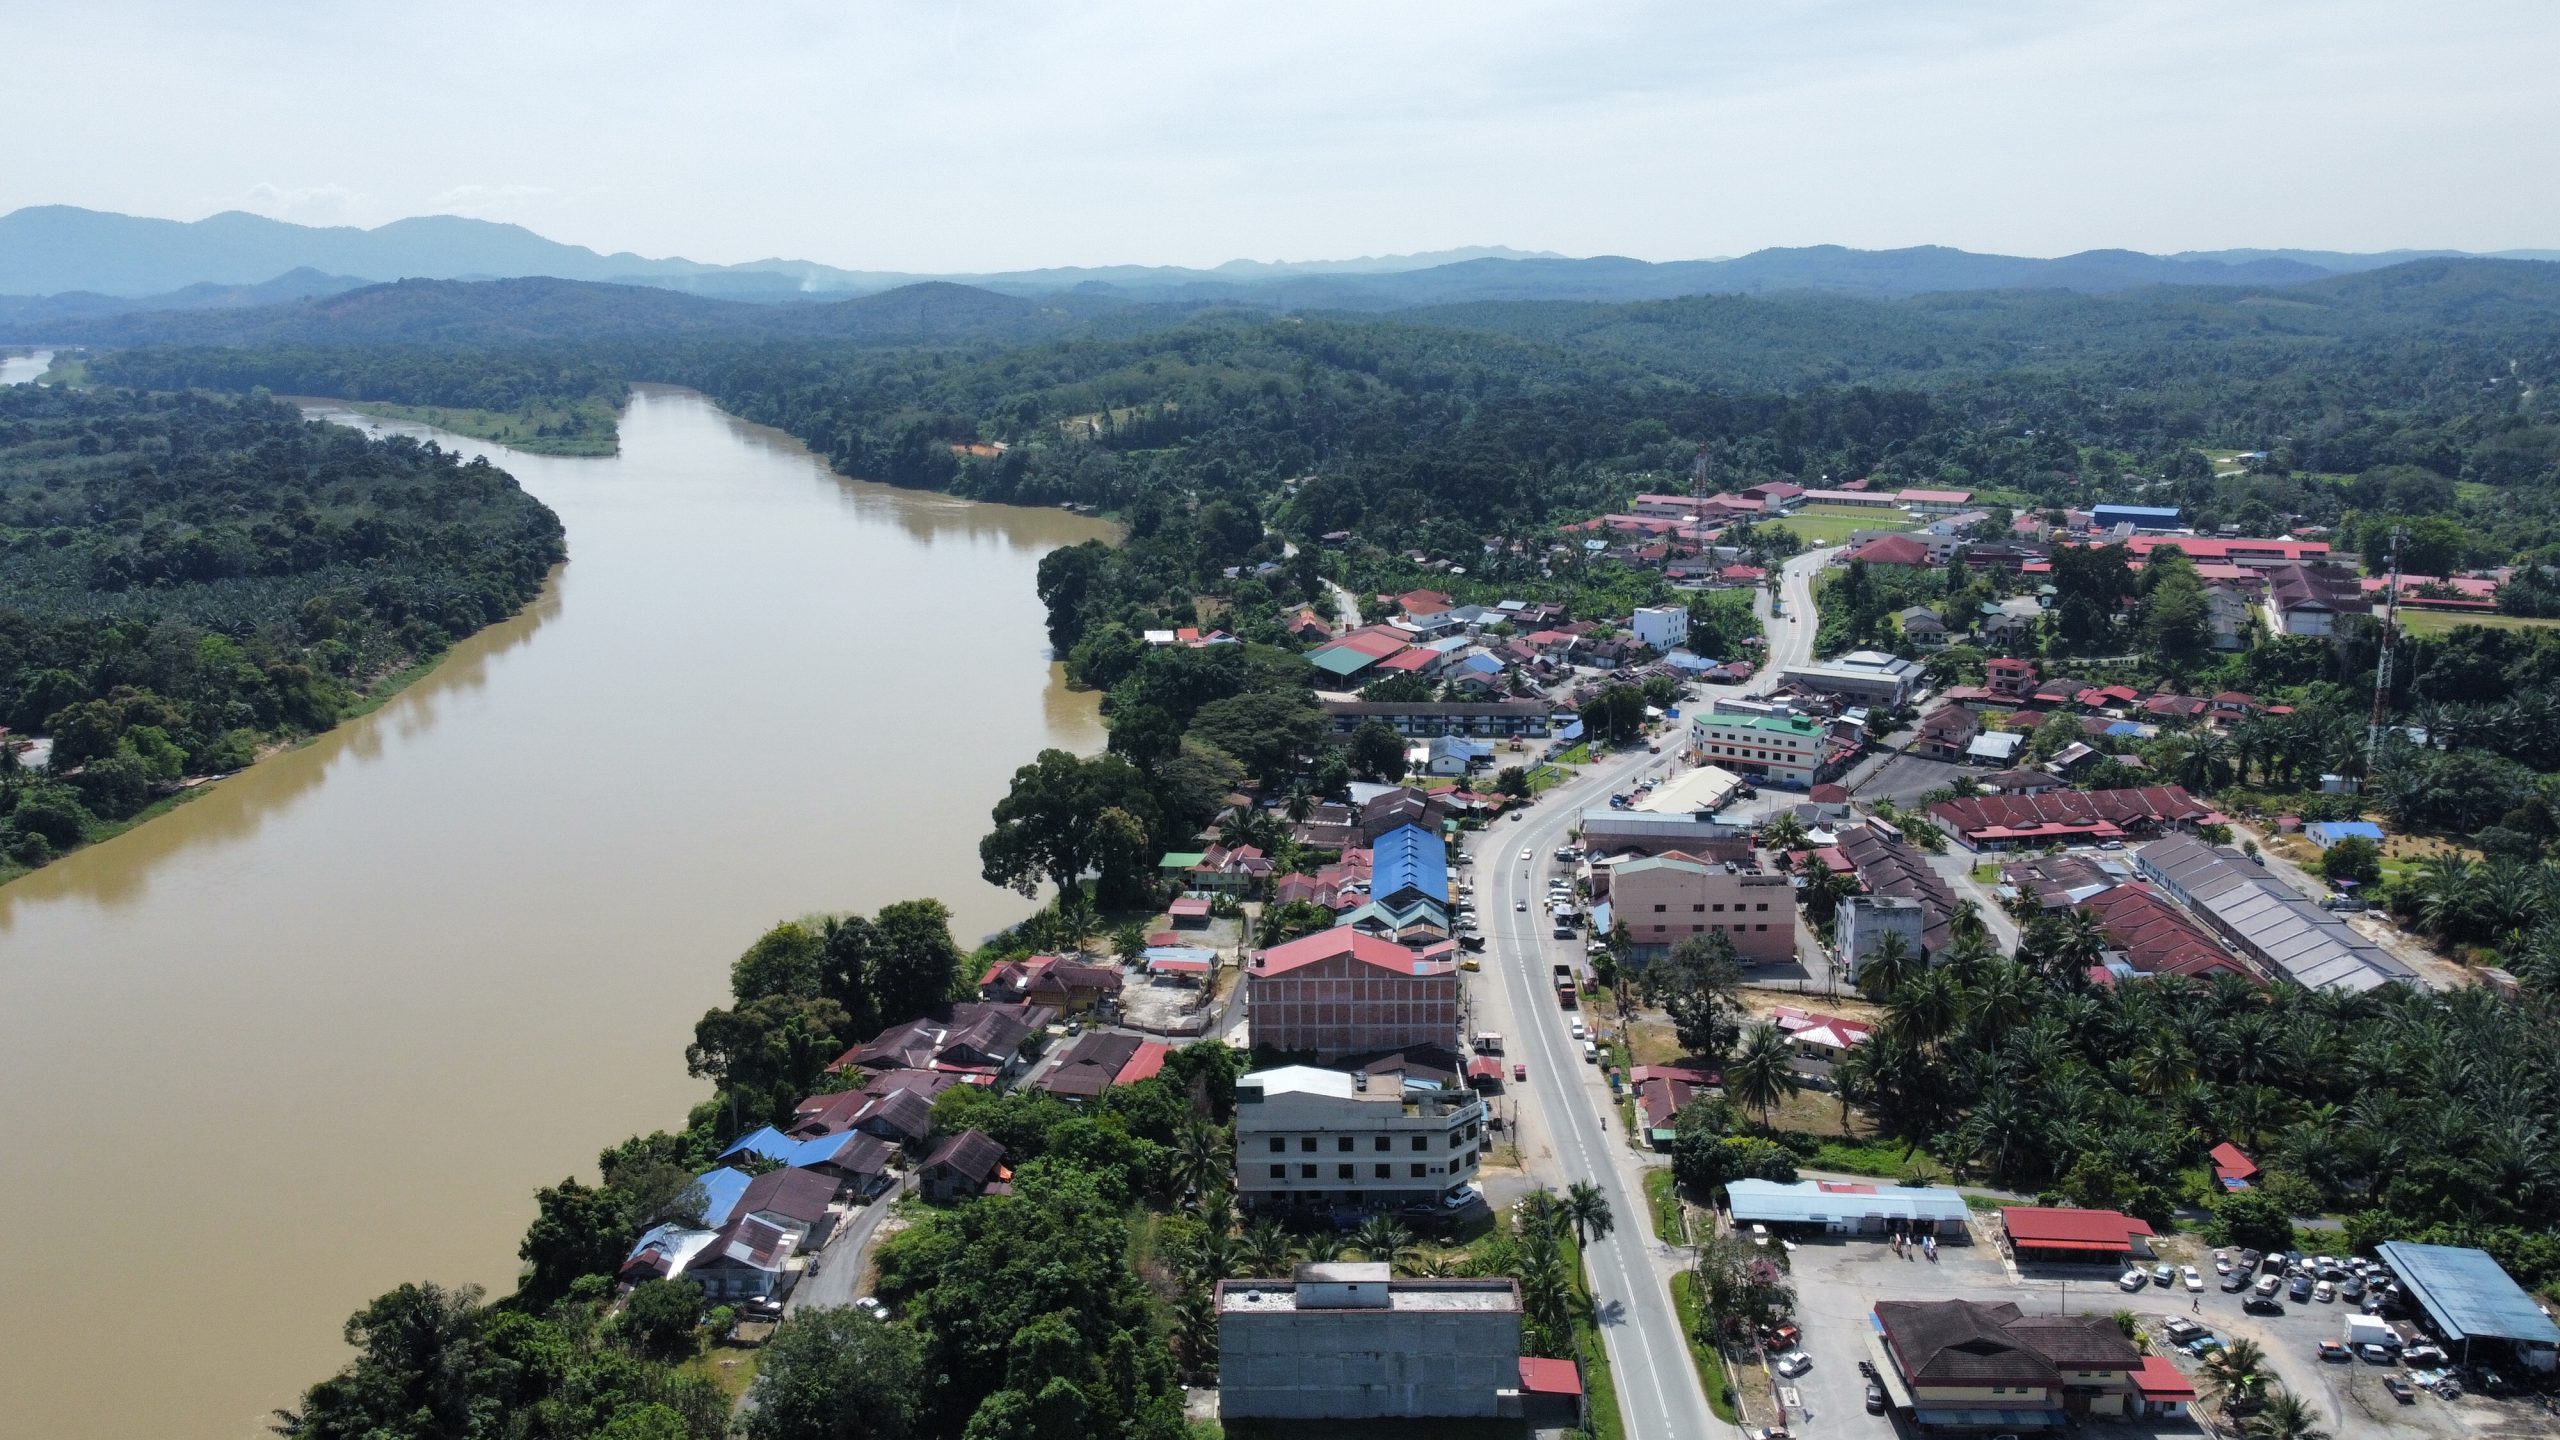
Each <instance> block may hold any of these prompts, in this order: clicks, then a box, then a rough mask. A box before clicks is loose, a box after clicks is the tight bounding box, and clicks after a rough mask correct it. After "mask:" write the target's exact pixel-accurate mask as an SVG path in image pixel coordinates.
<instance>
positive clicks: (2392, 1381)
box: [2382, 1375, 2418, 1405]
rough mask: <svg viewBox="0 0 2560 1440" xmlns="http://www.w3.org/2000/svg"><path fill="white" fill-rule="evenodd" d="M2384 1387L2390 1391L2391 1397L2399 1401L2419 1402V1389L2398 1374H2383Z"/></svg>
mask: <svg viewBox="0 0 2560 1440" xmlns="http://www.w3.org/2000/svg"><path fill="white" fill-rule="evenodd" d="M2382 1388H2383V1389H2385V1390H2388V1391H2390V1392H2391V1398H2392V1399H2394V1400H2397V1401H2399V1402H2400V1403H2401V1404H2403V1405H2414V1404H2416V1403H2418V1392H2417V1389H2416V1388H2415V1387H2414V1386H2412V1385H2410V1383H2409V1382H2408V1381H2406V1380H2403V1379H2401V1378H2400V1377H2399V1376H2397V1375H2385V1376H2383V1377H2382Z"/></svg>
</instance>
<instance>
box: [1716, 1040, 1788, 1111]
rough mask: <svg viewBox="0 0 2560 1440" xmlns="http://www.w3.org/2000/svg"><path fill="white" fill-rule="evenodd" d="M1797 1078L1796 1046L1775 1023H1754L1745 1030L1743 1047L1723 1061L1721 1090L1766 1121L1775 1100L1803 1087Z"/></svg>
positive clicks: (1775, 1104)
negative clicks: (1730, 1057)
mask: <svg viewBox="0 0 2560 1440" xmlns="http://www.w3.org/2000/svg"><path fill="white" fill-rule="evenodd" d="M1803 1088H1804V1084H1803V1082H1802V1081H1800V1080H1798V1079H1797V1078H1796V1064H1795V1049H1794V1046H1793V1045H1791V1044H1790V1043H1789V1041H1788V1039H1787V1035H1786V1032H1785V1031H1783V1030H1780V1029H1779V1028H1778V1027H1777V1026H1775V1025H1755V1026H1753V1027H1752V1028H1751V1029H1750V1030H1748V1031H1746V1032H1744V1034H1743V1037H1742V1048H1741V1049H1740V1050H1739V1051H1737V1052H1736V1053H1735V1055H1734V1057H1733V1058H1732V1059H1731V1060H1728V1061H1726V1062H1725V1067H1724V1091H1725V1094H1727V1095H1730V1096H1732V1097H1733V1099H1734V1102H1735V1103H1736V1104H1739V1105H1742V1106H1745V1107H1747V1108H1749V1109H1752V1110H1756V1111H1758V1112H1760V1123H1761V1124H1763V1125H1766V1124H1767V1123H1769V1115H1770V1112H1772V1111H1774V1110H1776V1109H1777V1108H1778V1102H1779V1101H1781V1100H1783V1099H1785V1098H1787V1097H1788V1096H1790V1095H1793V1094H1795V1093H1796V1092H1798V1091H1800V1090H1802V1089H1803Z"/></svg>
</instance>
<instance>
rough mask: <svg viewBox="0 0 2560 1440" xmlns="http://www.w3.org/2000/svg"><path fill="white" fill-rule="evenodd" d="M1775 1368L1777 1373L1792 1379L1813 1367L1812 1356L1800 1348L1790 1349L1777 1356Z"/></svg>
mask: <svg viewBox="0 0 2560 1440" xmlns="http://www.w3.org/2000/svg"><path fill="white" fill-rule="evenodd" d="M1775 1368H1776V1370H1777V1372H1778V1373H1779V1374H1781V1375H1784V1376H1786V1377H1787V1378H1788V1379H1790V1380H1793V1379H1794V1378H1796V1377H1797V1376H1799V1375H1801V1374H1803V1373H1804V1372H1806V1371H1807V1370H1810V1369H1812V1368H1813V1357H1812V1356H1810V1355H1807V1354H1806V1353H1804V1352H1803V1351H1801V1350H1790V1351H1788V1352H1787V1353H1786V1354H1784V1355H1781V1356H1779V1357H1778V1359H1777V1363H1776V1366H1775Z"/></svg>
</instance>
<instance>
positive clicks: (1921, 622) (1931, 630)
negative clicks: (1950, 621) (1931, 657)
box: [1894, 605, 1947, 650]
mask: <svg viewBox="0 0 2560 1440" xmlns="http://www.w3.org/2000/svg"><path fill="white" fill-rule="evenodd" d="M1894 618H1895V619H1897V620H1899V621H1900V622H1901V623H1902V633H1903V635H1904V637H1905V638H1907V639H1909V640H1910V641H1911V643H1912V644H1914V645H1917V646H1919V647H1920V648H1921V649H1924V650H1932V649H1935V648H1937V647H1938V646H1941V645H1944V644H1946V643H1947V622H1946V620H1945V618H1944V617H1942V616H1940V615H1939V614H1938V612H1937V611H1935V610H1932V609H1930V608H1929V607H1928V606H1926V605H1912V606H1908V607H1905V608H1904V609H1903V610H1902V612H1901V613H1900V614H1898V615H1896V616H1895V617H1894Z"/></svg>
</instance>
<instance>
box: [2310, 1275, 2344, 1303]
mask: <svg viewBox="0 0 2560 1440" xmlns="http://www.w3.org/2000/svg"><path fill="white" fill-rule="evenodd" d="M2311 1298H2312V1299H2314V1300H2317V1301H2319V1302H2320V1303H2321V1304H2323V1305H2326V1304H2328V1303H2329V1302H2330V1301H2332V1300H2335V1299H2337V1298H2338V1287H2337V1286H2335V1285H2332V1284H2330V1283H2329V1282H2328V1281H2326V1280H2323V1281H2321V1282H2320V1283H2319V1284H2317V1285H2314V1286H2312V1287H2311Z"/></svg>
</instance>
